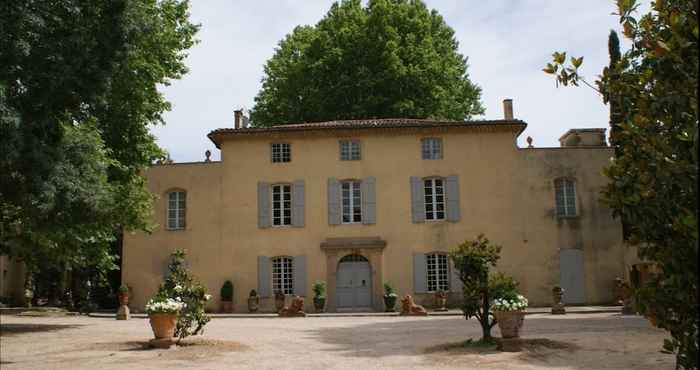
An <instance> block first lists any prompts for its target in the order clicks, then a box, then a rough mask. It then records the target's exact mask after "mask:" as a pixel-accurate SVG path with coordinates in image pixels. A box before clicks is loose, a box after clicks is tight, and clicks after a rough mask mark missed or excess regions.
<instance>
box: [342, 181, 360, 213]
mask: <svg viewBox="0 0 700 370" xmlns="http://www.w3.org/2000/svg"><path fill="white" fill-rule="evenodd" d="M360 186H361V182H360V181H343V182H342V183H341V192H342V197H343V199H342V207H343V223H344V224H354V223H359V222H362V192H361V190H360Z"/></svg>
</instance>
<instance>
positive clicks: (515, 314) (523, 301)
mask: <svg viewBox="0 0 700 370" xmlns="http://www.w3.org/2000/svg"><path fill="white" fill-rule="evenodd" d="M526 307H527V298H525V297H523V296H521V295H520V294H515V295H512V296H506V297H503V298H497V299H495V300H494V301H493V305H492V309H493V315H494V317H496V321H497V322H498V328H499V329H501V337H502V338H505V339H508V338H519V337H520V329H521V328H522V327H523V321H524V320H525V308H526Z"/></svg>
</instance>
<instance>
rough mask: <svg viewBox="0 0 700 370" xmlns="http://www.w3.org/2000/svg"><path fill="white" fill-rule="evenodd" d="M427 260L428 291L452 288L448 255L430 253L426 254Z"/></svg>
mask: <svg viewBox="0 0 700 370" xmlns="http://www.w3.org/2000/svg"><path fill="white" fill-rule="evenodd" d="M425 260H426V262H427V265H428V266H427V267H428V268H427V270H428V291H429V292H436V291H439V290H442V291H445V292H446V291H448V290H449V289H450V280H449V274H448V264H447V255H445V254H441V253H433V254H428V255H426V256H425Z"/></svg>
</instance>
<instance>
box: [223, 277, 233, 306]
mask: <svg viewBox="0 0 700 370" xmlns="http://www.w3.org/2000/svg"><path fill="white" fill-rule="evenodd" d="M221 311H223V312H225V313H232V312H233V283H231V280H226V281H225V282H224V285H223V286H222V287H221Z"/></svg>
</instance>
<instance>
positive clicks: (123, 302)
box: [119, 293, 129, 306]
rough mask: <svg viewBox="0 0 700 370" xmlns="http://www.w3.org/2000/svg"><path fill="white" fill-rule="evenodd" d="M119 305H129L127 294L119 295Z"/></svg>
mask: <svg viewBox="0 0 700 370" xmlns="http://www.w3.org/2000/svg"><path fill="white" fill-rule="evenodd" d="M119 305H120V306H128V305H129V293H119Z"/></svg>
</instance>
